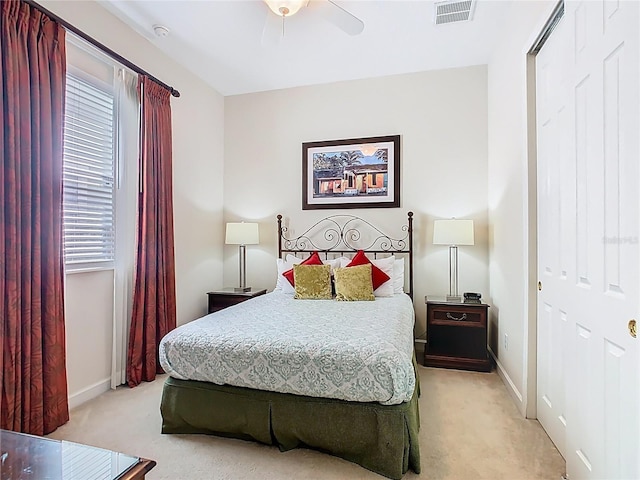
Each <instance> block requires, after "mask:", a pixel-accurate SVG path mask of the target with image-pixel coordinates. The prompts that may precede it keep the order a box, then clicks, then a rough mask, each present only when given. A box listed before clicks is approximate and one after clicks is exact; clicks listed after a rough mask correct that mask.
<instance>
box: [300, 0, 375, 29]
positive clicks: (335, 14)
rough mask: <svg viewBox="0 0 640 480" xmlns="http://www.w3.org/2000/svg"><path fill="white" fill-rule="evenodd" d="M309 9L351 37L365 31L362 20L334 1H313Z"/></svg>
mask: <svg viewBox="0 0 640 480" xmlns="http://www.w3.org/2000/svg"><path fill="white" fill-rule="evenodd" d="M309 8H311V9H312V10H313V11H314V12H317V14H318V15H319V16H321V17H322V18H324V19H325V20H327V21H328V22H331V23H333V24H334V25H335V26H336V27H338V28H339V29H340V30H342V31H344V32H345V33H348V34H349V35H359V34H361V33H362V31H363V30H364V22H363V21H362V20H360V19H359V18H358V17H356V16H355V15H353V14H351V13H349V12H347V11H346V10H345V9H344V8H342V7H341V6H340V5H338V4H337V3H335V2H334V1H332V0H311V1H310V2H309Z"/></svg>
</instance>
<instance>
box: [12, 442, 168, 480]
mask: <svg viewBox="0 0 640 480" xmlns="http://www.w3.org/2000/svg"><path fill="white" fill-rule="evenodd" d="M155 465H156V462H154V461H153V460H147V459H145V458H140V457H134V456H131V455H126V454H124V453H118V452H112V451H111V450H105V449H103V448H97V447H91V446H89V445H82V444H79V443H73V442H67V441H64V440H62V441H61V440H54V439H51V438H44V437H37V436H34V435H27V434H24V433H16V432H11V431H9V430H0V479H1V480H44V479H46V480H79V479H81V480H92V479H110V480H115V479H117V480H143V479H144V477H145V475H146V474H147V472H149V470H151V469H152V468H153V467H155Z"/></svg>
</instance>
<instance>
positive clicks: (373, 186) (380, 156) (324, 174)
mask: <svg viewBox="0 0 640 480" xmlns="http://www.w3.org/2000/svg"><path fill="white" fill-rule="evenodd" d="M302 156H303V166H302V170H303V204H302V209H303V210H313V209H320V208H380V207H399V206H400V136H399V135H394V136H386V137H370V138H354V139H346V140H332V141H323V142H308V143H303V144H302Z"/></svg>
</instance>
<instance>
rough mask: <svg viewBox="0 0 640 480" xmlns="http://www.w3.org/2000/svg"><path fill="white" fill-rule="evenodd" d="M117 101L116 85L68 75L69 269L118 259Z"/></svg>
mask: <svg viewBox="0 0 640 480" xmlns="http://www.w3.org/2000/svg"><path fill="white" fill-rule="evenodd" d="M114 104H115V102H114V94H113V88H112V87H110V86H103V85H101V83H100V81H98V80H96V81H93V82H90V81H87V80H85V78H81V77H80V76H79V75H75V74H74V73H71V72H68V73H67V89H66V106H65V120H64V162H63V202H62V208H63V222H64V224H63V231H64V256H65V264H66V266H67V268H68V269H69V268H71V269H74V268H91V267H111V266H112V265H113V262H114V258H115V225H114V220H115V218H114V216H115V215H114V205H115V202H114V177H115V161H114V150H115V149H114V145H115V138H114V136H115V129H114Z"/></svg>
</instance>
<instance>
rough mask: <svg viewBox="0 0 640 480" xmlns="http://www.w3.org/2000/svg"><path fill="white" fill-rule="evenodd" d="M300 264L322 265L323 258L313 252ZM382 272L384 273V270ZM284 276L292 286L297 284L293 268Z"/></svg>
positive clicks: (284, 273) (283, 274)
mask: <svg viewBox="0 0 640 480" xmlns="http://www.w3.org/2000/svg"><path fill="white" fill-rule="evenodd" d="M300 265H322V260H321V259H320V255H318V252H313V253H312V254H311V255H309V257H308V258H306V259H305V260H304V261H303V262H301V263H300ZM382 273H383V274H384V272H382ZM282 276H283V277H284V278H286V279H287V280H289V283H290V284H291V286H292V287H295V286H296V284H295V282H294V281H293V268H290V269H289V270H287V271H286V272H283V273H282Z"/></svg>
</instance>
